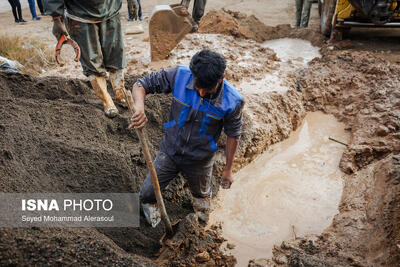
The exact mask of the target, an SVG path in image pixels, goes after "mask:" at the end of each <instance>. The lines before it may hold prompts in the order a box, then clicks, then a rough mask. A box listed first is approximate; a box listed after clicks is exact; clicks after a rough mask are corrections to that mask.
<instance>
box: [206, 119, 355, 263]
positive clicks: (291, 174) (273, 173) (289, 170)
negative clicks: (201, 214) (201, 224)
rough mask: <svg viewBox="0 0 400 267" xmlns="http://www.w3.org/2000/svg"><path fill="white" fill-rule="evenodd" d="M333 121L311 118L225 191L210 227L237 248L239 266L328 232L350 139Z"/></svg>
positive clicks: (220, 195) (234, 253)
mask: <svg viewBox="0 0 400 267" xmlns="http://www.w3.org/2000/svg"><path fill="white" fill-rule="evenodd" d="M344 127H345V126H344V124H342V123H339V122H338V121H337V120H336V119H335V118H334V117H333V116H332V115H325V114H323V113H321V112H314V113H309V114H307V116H306V117H305V119H304V122H303V124H302V125H301V127H300V128H299V129H298V130H296V131H295V132H293V133H292V134H291V135H290V137H289V138H288V139H287V140H285V141H283V142H281V143H279V144H276V145H274V146H272V147H270V148H269V149H268V151H266V152H265V153H263V154H262V155H260V156H259V157H258V158H257V159H256V160H255V161H253V162H252V163H250V164H249V165H248V166H246V167H245V168H243V169H242V170H240V171H239V172H238V173H236V174H235V176H234V183H233V184H232V187H231V189H230V190H221V191H220V193H219V196H218V198H217V201H216V203H215V206H216V208H215V210H214V211H213V212H212V213H211V215H210V224H218V223H221V226H222V235H223V237H224V238H226V239H227V240H228V242H229V243H232V244H234V245H235V248H234V249H233V250H231V253H232V254H233V255H234V256H235V257H236V258H237V260H238V265H237V266H247V263H248V261H249V260H250V259H254V258H260V257H262V258H265V257H269V256H272V248H273V245H275V244H278V245H279V244H280V243H281V242H282V241H284V240H290V239H292V238H294V237H297V236H303V235H307V234H319V233H321V232H322V231H323V230H324V229H325V228H326V227H328V226H329V225H330V224H331V222H332V219H333V217H334V215H335V214H337V213H338V204H339V202H340V198H341V194H342V188H343V186H342V172H341V171H340V170H339V167H338V166H339V161H340V158H341V155H342V153H343V151H344V149H345V146H343V145H341V144H338V143H335V142H332V141H330V140H329V139H328V138H329V137H334V138H336V139H339V140H342V141H346V142H347V140H348V138H349V136H348V134H347V133H346V132H345V130H344Z"/></svg>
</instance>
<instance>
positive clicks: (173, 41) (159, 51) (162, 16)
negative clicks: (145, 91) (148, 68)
mask: <svg viewBox="0 0 400 267" xmlns="http://www.w3.org/2000/svg"><path fill="white" fill-rule="evenodd" d="M194 24H195V22H194V21H193V19H192V18H191V16H190V14H189V12H188V11H187V8H186V7H185V6H182V5H179V4H178V5H159V6H156V7H155V8H154V9H153V11H152V14H151V17H150V23H149V37H150V49H151V60H152V61H158V60H163V59H165V58H166V57H167V56H168V54H169V53H170V52H171V51H172V49H174V47H175V46H176V45H177V44H178V43H179V42H180V41H181V40H182V39H183V37H185V35H186V34H188V33H189V32H191V31H192V29H193V25H194Z"/></svg>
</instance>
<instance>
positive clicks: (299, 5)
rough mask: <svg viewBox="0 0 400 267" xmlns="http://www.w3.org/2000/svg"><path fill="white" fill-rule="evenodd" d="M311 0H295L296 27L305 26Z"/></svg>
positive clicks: (308, 16) (308, 17)
mask: <svg viewBox="0 0 400 267" xmlns="http://www.w3.org/2000/svg"><path fill="white" fill-rule="evenodd" d="M312 2H313V0H296V27H300V28H307V26H308V21H309V20H310V12H311V6H312Z"/></svg>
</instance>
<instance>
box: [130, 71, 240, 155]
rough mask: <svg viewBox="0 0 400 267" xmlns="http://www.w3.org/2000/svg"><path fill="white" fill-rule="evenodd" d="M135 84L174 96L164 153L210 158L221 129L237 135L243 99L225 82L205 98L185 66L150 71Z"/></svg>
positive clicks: (163, 143)
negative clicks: (196, 88)
mask: <svg viewBox="0 0 400 267" xmlns="http://www.w3.org/2000/svg"><path fill="white" fill-rule="evenodd" d="M137 83H138V85H139V86H143V87H144V88H145V90H146V94H151V93H171V92H172V94H173V96H174V99H173V101H172V105H171V109H170V114H169V121H168V122H167V123H166V124H165V125H164V128H165V130H166V132H165V135H164V137H163V141H162V143H161V150H162V151H164V152H165V153H168V154H169V155H171V156H173V155H179V156H183V157H185V158H187V159H190V160H203V159H209V158H211V157H212V156H213V155H214V153H215V152H216V151H217V150H218V147H217V145H216V143H217V142H218V139H219V137H220V135H221V131H222V128H224V131H225V133H226V135H227V136H230V137H235V138H239V137H240V135H241V127H242V108H243V105H244V101H243V97H242V95H241V94H240V93H239V92H238V91H237V90H236V89H235V88H233V87H232V86H231V85H230V84H229V83H228V82H227V81H225V80H224V82H223V83H222V84H221V86H220V88H219V89H218V91H217V93H215V94H214V95H211V96H210V97H209V98H208V99H207V98H202V97H200V95H199V94H198V93H197V91H196V90H195V89H194V81H193V74H192V72H191V71H190V69H189V67H187V66H178V67H176V68H171V69H165V70H161V71H158V72H153V73H151V74H149V75H147V76H146V77H144V78H142V79H139V80H138V82H137Z"/></svg>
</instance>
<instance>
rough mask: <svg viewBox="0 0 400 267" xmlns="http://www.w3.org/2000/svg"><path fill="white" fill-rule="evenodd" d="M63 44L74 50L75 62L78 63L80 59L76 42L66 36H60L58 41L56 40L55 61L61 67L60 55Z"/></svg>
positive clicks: (79, 50) (79, 51)
mask: <svg viewBox="0 0 400 267" xmlns="http://www.w3.org/2000/svg"><path fill="white" fill-rule="evenodd" d="M64 44H69V45H71V46H72V47H73V48H74V50H75V58H74V60H75V61H79V59H80V58H81V49H80V48H79V45H78V44H77V42H75V41H74V40H72V39H71V38H69V36H67V35H64V34H63V35H61V37H60V39H58V42H57V45H56V61H57V63H58V64H59V65H60V66H63V65H64V63H63V62H62V61H61V60H60V53H61V48H62V46H63V45H64Z"/></svg>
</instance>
